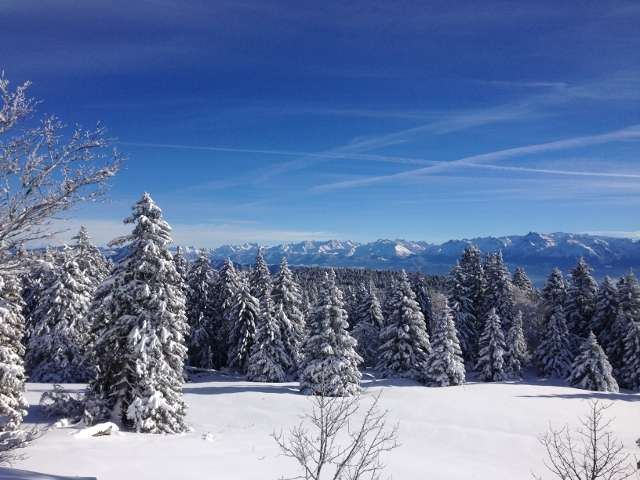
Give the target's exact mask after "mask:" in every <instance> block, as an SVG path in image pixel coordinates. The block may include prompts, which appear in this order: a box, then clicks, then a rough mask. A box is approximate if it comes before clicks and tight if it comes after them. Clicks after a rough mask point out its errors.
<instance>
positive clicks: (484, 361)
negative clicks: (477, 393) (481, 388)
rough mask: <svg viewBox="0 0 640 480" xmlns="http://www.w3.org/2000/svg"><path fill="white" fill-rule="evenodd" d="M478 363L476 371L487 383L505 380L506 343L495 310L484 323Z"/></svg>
mask: <svg viewBox="0 0 640 480" xmlns="http://www.w3.org/2000/svg"><path fill="white" fill-rule="evenodd" d="M478 347H479V351H478V362H477V364H476V370H477V371H478V374H479V378H480V379H481V380H482V381H485V382H499V381H500V380H504V379H505V365H504V354H505V349H506V346H505V342H504V334H503V333H502V323H501V321H500V317H499V316H498V314H497V313H496V310H495V308H492V309H491V310H489V313H488V314H487V318H486V319H485V321H484V330H483V331H482V335H480V339H479V341H478Z"/></svg>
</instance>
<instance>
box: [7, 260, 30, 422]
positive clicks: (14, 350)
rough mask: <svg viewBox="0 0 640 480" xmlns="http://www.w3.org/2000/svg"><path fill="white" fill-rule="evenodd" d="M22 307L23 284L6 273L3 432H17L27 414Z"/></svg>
mask: <svg viewBox="0 0 640 480" xmlns="http://www.w3.org/2000/svg"><path fill="white" fill-rule="evenodd" d="M22 305H23V301H22V298H21V296H20V282H19V281H18V279H17V278H16V277H15V276H14V275H12V274H10V273H8V272H7V273H3V274H2V275H1V276H0V432H6V431H11V430H15V429H17V428H18V426H19V425H20V424H21V423H22V419H23V418H24V416H25V415H26V414H27V407H28V404H27V400H26V399H25V396H24V382H25V373H24V361H23V357H24V346H23V345H22V337H23V335H24V329H25V322H24V317H23V316H22V312H21V309H22Z"/></svg>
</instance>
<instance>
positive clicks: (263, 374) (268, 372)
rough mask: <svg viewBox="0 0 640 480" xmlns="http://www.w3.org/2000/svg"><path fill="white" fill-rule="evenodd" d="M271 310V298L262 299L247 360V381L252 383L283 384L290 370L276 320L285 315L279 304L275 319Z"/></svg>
mask: <svg viewBox="0 0 640 480" xmlns="http://www.w3.org/2000/svg"><path fill="white" fill-rule="evenodd" d="M273 310H274V307H273V305H272V300H271V297H270V296H269V295H265V296H264V297H262V303H261V304H260V316H259V317H258V322H257V327H256V334H255V340H254V342H253V344H252V346H251V354H250V356H249V360H248V364H249V367H248V371H247V379H248V380H250V381H252V382H284V381H285V379H286V377H287V374H286V372H287V371H289V370H290V369H291V363H292V362H291V358H290V357H289V354H288V352H287V350H286V348H285V346H284V343H283V342H282V338H281V337H280V325H279V324H278V320H277V318H278V317H279V316H280V317H281V316H283V315H285V313H284V310H283V307H282V304H281V303H280V304H279V306H278V310H277V312H276V316H275V317H274V316H273V315H272V313H271V312H272V311H273Z"/></svg>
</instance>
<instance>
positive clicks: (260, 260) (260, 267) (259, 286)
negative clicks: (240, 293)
mask: <svg viewBox="0 0 640 480" xmlns="http://www.w3.org/2000/svg"><path fill="white" fill-rule="evenodd" d="M249 285H250V287H251V295H253V296H254V297H255V298H257V299H258V301H262V297H264V296H265V295H270V292H271V290H272V289H273V285H272V281H271V274H270V273H269V267H268V266H267V262H265V260H264V257H263V256H262V249H261V248H259V249H258V253H257V254H256V263H255V265H254V266H253V269H252V270H251V274H250V275H249Z"/></svg>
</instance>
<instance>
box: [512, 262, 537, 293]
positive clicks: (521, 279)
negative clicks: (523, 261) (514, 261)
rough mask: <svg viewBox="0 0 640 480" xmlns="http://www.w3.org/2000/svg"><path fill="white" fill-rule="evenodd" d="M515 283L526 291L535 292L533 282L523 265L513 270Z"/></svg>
mask: <svg viewBox="0 0 640 480" xmlns="http://www.w3.org/2000/svg"><path fill="white" fill-rule="evenodd" d="M513 285H514V286H515V287H517V288H519V289H520V290H522V291H523V292H525V293H533V291H534V288H533V283H531V280H529V277H528V276H527V272H525V271H524V268H522V267H516V269H515V271H514V272H513Z"/></svg>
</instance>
